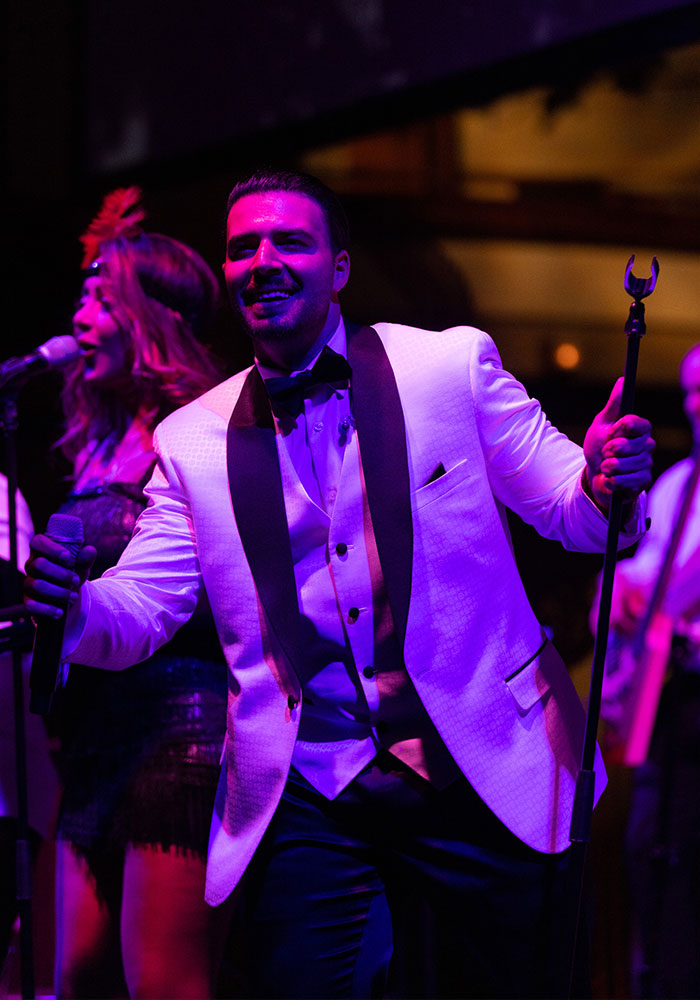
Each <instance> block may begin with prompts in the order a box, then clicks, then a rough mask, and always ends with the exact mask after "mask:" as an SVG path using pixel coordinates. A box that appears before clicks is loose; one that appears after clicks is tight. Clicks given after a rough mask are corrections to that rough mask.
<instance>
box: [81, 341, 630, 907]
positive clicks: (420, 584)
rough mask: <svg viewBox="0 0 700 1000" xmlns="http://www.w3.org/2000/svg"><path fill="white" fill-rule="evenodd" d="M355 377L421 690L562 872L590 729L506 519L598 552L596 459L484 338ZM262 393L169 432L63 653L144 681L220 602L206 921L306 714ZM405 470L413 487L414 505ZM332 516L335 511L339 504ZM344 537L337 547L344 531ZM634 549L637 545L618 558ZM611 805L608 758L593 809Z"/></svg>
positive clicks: (189, 412)
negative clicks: (225, 688)
mask: <svg viewBox="0 0 700 1000" xmlns="http://www.w3.org/2000/svg"><path fill="white" fill-rule="evenodd" d="M374 331H376V335H378V336H376V335H375V332H374ZM349 358H350V361H351V364H352V367H353V382H352V387H353V405H354V407H355V415H356V418H357V419H358V427H357V429H358V437H359V443H360V451H361V454H362V462H363V470H364V473H365V480H366V484H367V491H368V496H369V500H370V509H371V510H372V520H373V524H374V528H375V533H376V534H377V536H378V537H377V544H378V548H379V551H380V557H382V568H383V572H384V576H385V582H386V583H387V590H388V592H389V598H390V602H391V606H392V612H393V614H394V619H395V621H396V622H397V632H398V634H399V637H400V638H403V639H404V658H405V664H406V668H407V670H408V673H409V675H410V677H411V679H412V681H413V683H414V685H415V687H416V690H417V691H418V694H419V695H420V697H421V699H422V701H423V704H424V705H425V707H426V709H427V711H428V713H429V714H430V716H431V718H432V720H433V722H434V724H435V726H436V727H437V730H438V732H439V733H440V735H441V736H442V738H443V740H444V742H445V744H446V746H447V747H448V749H449V751H450V752H451V754H452V756H453V757H454V759H455V761H456V762H457V764H458V765H459V766H460V768H461V769H462V771H463V773H464V774H465V775H466V777H467V778H468V780H469V781H470V782H471V784H472V785H473V787H474V788H475V789H476V791H477V792H478V794H479V795H480V796H481V797H482V798H483V800H484V801H485V802H486V804H487V805H488V806H489V808H490V809H491V810H493V812H494V813H495V814H496V815H497V816H498V817H499V818H500V819H501V820H502V821H503V822H504V823H505V824H506V826H508V827H509V828H510V829H511V830H512V831H513V832H514V833H515V834H516V835H517V836H518V837H519V838H521V839H522V840H523V841H524V842H525V843H527V844H529V845H530V846H532V847H533V848H535V849H537V850H539V851H544V852H558V851H561V850H563V849H564V848H565V847H567V846H568V843H569V826H570V819H571V808H572V801H573V793H574V785H575V781H576V776H577V773H578V769H579V767H580V754H581V745H582V738H583V727H584V713H583V709H582V706H581V704H580V701H579V699H578V696H577V695H576V692H575V690H574V687H573V685H572V683H571V681H570V678H569V676H568V673H567V670H566V668H565V666H564V665H563V663H562V661H561V659H560V658H559V656H558V654H557V653H556V651H555V650H554V648H553V646H552V645H551V643H550V642H548V641H546V639H545V636H544V634H543V632H542V629H541V627H540V625H539V623H538V622H537V620H536V618H535V616H534V614H533V612H532V610H531V608H530V605H529V603H528V601H527V598H526V595H525V593H524V589H523V586H522V583H521V581H520V577H519V574H518V571H517V568H516V564H515V559H514V556H513V552H512V547H511V541H510V536H509V532H508V528H507V522H506V517H505V511H504V507H505V506H507V507H510V508H511V509H513V510H514V511H515V512H516V513H517V514H519V515H520V516H521V517H522V518H523V519H524V520H526V521H527V522H529V523H530V524H532V525H534V527H535V528H536V529H537V530H538V531H539V532H540V533H541V534H543V535H544V536H546V537H548V538H555V539H558V540H560V541H561V542H562V543H563V544H564V545H565V546H566V547H567V548H571V549H577V550H581V551H600V550H602V549H603V548H604V546H605V539H606V534H607V522H606V520H605V518H604V517H603V516H602V515H601V514H600V512H599V511H598V510H597V508H596V507H595V505H594V504H593V503H592V502H591V501H590V500H589V499H588V498H587V497H586V495H585V494H584V492H583V490H582V488H581V485H580V479H581V473H582V470H583V467H584V459H583V455H582V451H581V449H580V448H579V447H578V446H577V445H576V444H574V443H572V442H571V441H569V439H568V438H566V437H565V436H564V435H562V434H560V433H559V432H558V431H557V430H556V429H555V428H553V427H552V426H551V424H550V423H549V422H548V420H547V418H546V417H545V415H544V414H543V412H542V410H541V408H540V406H539V404H538V403H537V402H536V401H534V400H532V399H530V398H529V397H528V396H527V394H526V392H525V390H524V388H523V387H522V386H521V385H520V383H518V382H517V381H516V380H515V379H514V378H513V377H512V376H511V375H509V374H508V373H507V372H505V371H504V370H503V368H502V366H501V362H500V359H499V356H498V353H497V350H496V348H495V346H494V344H493V342H492V340H491V339H490V337H488V335H487V334H485V333H483V332H481V331H479V330H476V329H473V328H470V327H457V328H454V329H450V330H446V331H441V332H428V331H423V330H418V329H414V328H410V327H405V326H398V325H392V324H385V323H379V324H376V325H375V327H374V328H373V329H371V328H363V331H361V334H356V335H354V336H350V337H349ZM256 379H257V381H256ZM257 383H260V385H258V384H257ZM389 383H390V384H391V392H393V393H394V397H391V392H390V391H389V390H388V389H387V386H388V385H389ZM260 387H261V380H260V379H259V376H258V373H257V369H248V370H247V371H244V372H241V373H239V374H238V375H235V376H234V377H233V378H231V379H229V380H227V381H226V382H223V383H222V384H221V385H219V386H217V387H216V388H214V389H212V390H211V391H209V392H208V393H206V394H205V395H204V396H202V397H201V398H199V399H198V400H196V401H195V402H193V403H191V404H189V405H188V406H185V407H183V408H182V409H181V410H178V411H177V412H175V413H173V414H172V415H171V416H169V417H168V418H167V419H166V420H165V421H164V422H163V423H162V424H161V425H160V426H159V427H158V429H157V431H156V435H155V447H156V451H157V454H158V458H159V460H158V464H157V467H156V470H155V472H154V475H153V478H152V480H151V482H150V484H149V486H148V487H147V493H148V496H149V506H148V507H147V509H146V510H145V511H144V513H143V514H142V516H141V518H140V519H139V521H138V524H137V527H136V531H135V533H134V537H133V539H132V541H131V543H130V544H129V546H128V547H127V549H126V551H125V553H124V555H123V556H122V559H121V560H120V562H119V564H118V566H117V567H115V568H114V569H112V570H109V571H108V572H107V574H106V575H105V576H104V577H103V578H102V579H100V580H98V581H93V582H91V583H89V584H86V585H85V586H84V588H83V591H82V598H81V604H80V608H79V612H78V614H77V615H76V620H75V622H74V623H73V624H72V625H71V627H70V628H69V633H68V634H69V635H75V636H77V635H78V634H80V633H81V634H80V636H79V639H77V640H76V642H71V646H73V645H74V646H75V648H70V649H66V650H64V652H65V654H66V655H70V658H71V660H73V661H76V662H83V663H88V664H91V665H94V666H101V667H107V668H111V669H120V668H122V667H125V666H129V665H131V664H133V663H135V662H137V661H139V660H142V659H145V658H146V657H147V656H149V655H150V654H151V653H152V652H153V651H154V649H155V648H157V647H158V646H159V645H161V644H162V643H163V642H165V641H167V639H168V638H169V637H170V636H171V635H172V634H173V633H174V631H175V630H176V628H177V627H179V625H181V624H182V623H183V622H184V621H186V620H187V618H188V617H189V616H190V615H191V613H192V611H193V609H194V607H195V605H196V602H197V600H198V595H199V593H200V588H201V586H202V585H204V587H206V591H207V595H208V598H209V602H210V604H211V608H212V611H213V614H214V618H215V621H216V624H217V628H218V632H219V637H220V640H221V643H222V647H223V650H224V653H225V655H226V658H227V661H228V664H229V669H230V673H229V706H228V727H227V739H226V744H225V749H224V755H223V762H222V774H221V780H220V783H219V790H218V794H217V800H216V806H215V814H214V819H213V824H212V833H211V839H210V849H209V861H208V871H207V899H208V901H209V902H210V903H212V904H216V903H219V902H221V901H223V900H224V899H225V898H226V897H227V896H228V895H229V893H230V892H231V891H232V889H233V888H234V886H235V885H236V883H237V881H238V879H239V878H240V876H241V875H242V873H243V871H244V870H245V868H246V867H247V865H248V863H249V861H250V859H251V857H252V855H253V853H254V851H255V848H256V847H257V844H258V843H259V841H260V839H261V837H262V835H263V833H264V831H265V829H266V827H267V825H268V823H269V821H270V819H271V817H272V815H273V813H274V811H275V808H276V806H277V803H278V801H279V798H280V796H281V793H282V789H283V787H284V783H285V780H286V777H287V774H288V770H289V764H290V759H291V756H292V751H293V747H294V742H295V737H296V732H297V727H298V723H299V716H300V710H301V709H300V697H301V694H300V685H299V679H298V675H299V673H300V671H299V669H298V665H299V662H300V657H302V656H303V630H302V631H301V632H300V631H299V630H298V622H297V621H296V619H295V613H296V612H295V597H294V598H292V600H291V602H290V600H289V599H288V598H289V595H288V593H287V596H286V597H283V596H282V592H283V591H285V588H286V589H287V590H288V587H289V584H290V574H291V578H292V580H293V572H292V567H291V561H290V560H289V558H288V557H287V555H285V547H287V548H288V536H287V528H286V524H280V521H282V520H283V518H282V517H280V516H277V517H275V516H274V509H275V508H274V494H275V492H276V491H277V485H276V480H275V472H274V466H275V463H276V454H275V452H276V445H275V437H274V429H273V428H272V425H271V419H270V417H269V408H267V407H266V404H262V405H264V406H265V407H266V409H267V412H266V413H263V415H262V416H261V412H262V411H260V406H261V402H260ZM263 392H264V390H263ZM385 397H388V398H389V403H387V404H386V406H385V405H384V402H383V401H384V399H385ZM392 398H393V402H392V401H391V400H392ZM256 400H257V402H256ZM256 407H258V409H257V410H256ZM360 411H361V412H363V413H365V416H364V417H361V412H360ZM369 411H371V412H369ZM232 413H233V414H234V416H233V417H232ZM262 424H264V425H265V427H264V428H262V429H261V425H262ZM363 428H364V435H363ZM387 442H389V445H387ZM387 447H388V448H389V450H388V451H385V453H384V454H382V453H381V449H382V448H387ZM402 448H403V450H404V452H405V454H404V455H403V458H402V459H401V456H400V455H399V458H398V459H397V458H396V456H397V453H399V452H401V450H402ZM373 449H374V450H375V451H376V449H379V454H378V455H375V456H371V455H370V452H371V451H372V450H373ZM227 460H228V461H227ZM396 461H398V463H399V464H401V461H403V464H404V468H405V470H406V483H407V490H406V492H407V494H408V495H407V496H406V498H405V504H404V503H403V500H402V497H401V495H400V493H401V490H400V489H399V488H397V487H396V483H397V482H399V481H400V479H401V477H400V475H399V474H398V473H397V474H395V470H394V468H393V464H392V463H395V462H396ZM372 468H373V470H374V471H371V469H372ZM443 470H444V473H443ZM441 473H443V474H441ZM266 477H267V478H266ZM436 477H437V478H436ZM277 478H278V479H279V472H277ZM392 490H393V494H394V495H393V496H392V498H391V500H390V501H389V502H388V507H387V509H384V510H380V509H379V507H380V506H381V504H382V503H383V502H384V494H385V493H387V494H391V492H392ZM373 496H378V497H379V500H375V501H374V502H375V504H376V507H375V506H372V503H373V501H372V497H373ZM278 500H279V498H278ZM336 504H337V505H339V506H338V510H339V511H342V498H341V497H340V496H339V497H338V500H337V501H336ZM641 506H643V505H640V507H641ZM234 508H235V512H234ZM407 511H408V512H410V514H409V515H408V518H407V514H406V512H407ZM638 514H639V516H638V523H642V515H643V510H640V511H639V512H638ZM406 518H407V521H408V523H406ZM382 525H384V526H383V527H382ZM394 529H396V530H394ZM330 530H331V537H330V539H329V542H330V545H331V546H332V544H333V541H334V536H333V532H334V525H333V523H332V524H331V529H330ZM392 531H393V532H394V536H395V537H393V538H389V539H388V540H387V541H385V542H382V541H381V539H380V535H381V536H383V535H384V534H385V533H386V534H388V535H391V533H392ZM252 536H256V538H255V541H251V537H252ZM637 537H638V534H627V535H623V536H622V538H621V544H631V543H632V542H633V541H635V540H636V538H637ZM329 551H330V546H329ZM329 558H330V557H329ZM399 566H400V567H402V568H400V569H398V568H397V567H399ZM292 586H293V584H292ZM392 598H393V599H392ZM297 618H298V614H297ZM69 624H70V622H69ZM295 660H296V663H297V667H296V668H295ZM604 784H605V776H604V771H603V768H602V764H601V762H600V758H599V757H598V761H597V767H596V789H595V797H596V799H597V797H598V796H599V795H600V792H601V791H602V788H603V786H604Z"/></svg>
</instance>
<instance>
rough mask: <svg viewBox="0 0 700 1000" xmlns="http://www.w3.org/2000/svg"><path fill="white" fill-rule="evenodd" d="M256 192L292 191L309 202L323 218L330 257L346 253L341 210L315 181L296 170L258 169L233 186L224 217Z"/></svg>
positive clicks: (346, 231) (335, 198) (327, 190)
mask: <svg viewBox="0 0 700 1000" xmlns="http://www.w3.org/2000/svg"><path fill="white" fill-rule="evenodd" d="M259 191H293V192H295V193H296V194H304V195H306V197H307V198H312V199H313V200H314V201H315V202H316V203H317V204H318V205H319V206H320V207H321V209H322V210H323V214H324V215H325V217H326V222H327V224H328V232H329V236H330V244H331V250H332V251H333V253H334V254H336V253H338V252H339V251H340V250H348V249H349V244H350V226H349V224H348V219H347V216H346V214H345V209H344V208H343V206H342V204H341V202H340V199H339V198H338V196H337V195H336V194H335V192H334V191H331V189H330V188H329V187H327V186H326V185H325V184H324V183H323V181H320V180H319V179H318V177H314V176H312V175H311V174H305V173H303V172H301V171H297V170H276V169H271V168H261V169H258V170H256V171H254V172H253V173H252V174H248V176H246V177H243V178H241V180H239V181H238V182H237V183H236V184H235V185H234V187H233V190H232V191H231V193H230V195H229V196H228V201H227V202H226V217H227V218H228V213H229V212H230V211H231V206H232V205H233V204H234V203H235V202H237V201H238V200H239V199H240V198H243V197H244V196H245V195H247V194H255V193H256V192H259Z"/></svg>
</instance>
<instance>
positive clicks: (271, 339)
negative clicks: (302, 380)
mask: <svg viewBox="0 0 700 1000" xmlns="http://www.w3.org/2000/svg"><path fill="white" fill-rule="evenodd" d="M349 270H350V262H349V258H348V255H347V252H346V251H345V250H341V251H340V252H339V253H338V254H335V255H334V254H333V252H332V250H331V246H330V238H329V232H328V224H327V222H326V218H325V215H324V213H323V209H322V208H321V206H320V205H319V204H317V202H315V201H314V200H313V199H312V198H308V197H307V196H306V195H303V194H298V193H296V192H292V191H269V192H256V193H254V194H247V195H244V196H243V197H242V198H239V200H238V201H236V202H234V204H233V205H232V206H231V210H230V212H229V215H228V222H227V229H226V260H225V262H224V278H225V281H226V288H227V290H228V295H229V299H230V301H231V306H232V307H233V311H234V314H235V316H236V319H237V321H238V322H240V324H241V326H242V327H243V329H244V331H245V332H246V333H247V334H248V336H249V337H251V339H252V340H253V342H254V345H255V350H256V354H257V355H258V357H259V358H260V359H261V360H268V361H271V362H272V363H274V364H278V365H282V366H287V367H294V360H295V359H300V358H302V357H303V356H304V355H305V354H306V353H307V352H308V351H309V350H310V349H311V347H312V346H313V345H314V343H315V342H316V341H317V340H318V338H319V337H320V335H321V334H322V333H324V332H327V329H328V327H329V326H330V325H331V324H332V326H333V328H335V325H336V324H337V321H338V292H339V291H340V290H341V288H343V286H344V285H345V283H346V281H347V278H348V274H349Z"/></svg>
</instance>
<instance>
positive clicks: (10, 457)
mask: <svg viewBox="0 0 700 1000" xmlns="http://www.w3.org/2000/svg"><path fill="white" fill-rule="evenodd" d="M17 426H18V418H17V393H16V392H0V431H1V432H2V436H3V439H4V442H5V455H6V462H7V513H8V518H7V523H8V530H9V543H10V565H11V566H14V567H15V568H16V567H17V558H18V546H17V488H18V483H17V441H16V432H17ZM17 589H18V593H17V595H16V600H17V605H19V604H21V602H22V593H21V587H20V586H19V584H18V587H17ZM16 610H17V608H16V607H15V608H12V609H7V613H8V617H16V615H15V614H10V612H16ZM13 627H14V626H13ZM22 645H23V643H22V637H21V636H19V637H18V638H17V639H16V640H15V641H13V640H12V639H11V640H10V648H11V650H12V676H13V692H14V719H15V768H16V775H17V836H16V896H17V909H18V912H19V921H20V923H19V935H20V937H19V940H20V973H21V987H22V997H23V1000H34V940H33V930H32V860H31V851H30V848H29V836H28V834H29V821H28V808H27V744H26V732H25V724H24V720H25V715H24V681H23V673H22Z"/></svg>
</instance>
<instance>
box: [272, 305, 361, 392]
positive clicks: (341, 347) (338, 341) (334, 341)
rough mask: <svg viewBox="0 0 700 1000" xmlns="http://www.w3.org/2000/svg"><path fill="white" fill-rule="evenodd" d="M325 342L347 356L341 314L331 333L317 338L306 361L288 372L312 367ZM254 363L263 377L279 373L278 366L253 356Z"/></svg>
mask: <svg viewBox="0 0 700 1000" xmlns="http://www.w3.org/2000/svg"><path fill="white" fill-rule="evenodd" d="M326 344H327V345H328V346H329V347H330V348H331V350H333V351H335V353H336V354H340V355H342V357H344V358H347V356H348V341H347V336H346V334H345V324H344V322H343V317H342V316H341V317H340V319H339V320H338V325H337V326H336V328H335V330H334V331H333V332H332V333H331V335H330V336H329V337H327V338H326V339H319V340H317V341H316V343H315V344H314V346H313V348H312V350H311V352H310V353H309V354H308V355H307V357H306V361H305V363H304V364H303V365H302V367H301V368H295V369H294V370H293V371H291V372H289V374H290V375H296V374H297V373H298V372H302V371H306V370H307V369H309V368H313V366H314V364H315V363H316V360H317V358H318V356H319V354H320V353H321V351H322V350H323V348H324V347H325V346H326ZM255 365H256V367H257V369H258V371H259V372H260V375H261V377H262V378H263V379H266V378H276V377H277V376H278V375H279V374H280V371H279V369H278V368H272V367H271V366H270V365H266V364H264V363H263V362H262V361H259V360H258V359H257V358H255ZM284 374H285V375H286V374H287V372H284Z"/></svg>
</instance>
